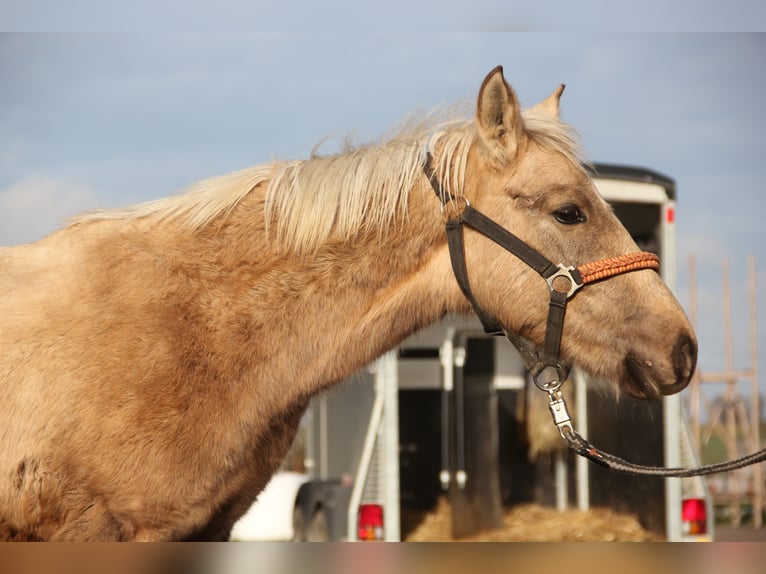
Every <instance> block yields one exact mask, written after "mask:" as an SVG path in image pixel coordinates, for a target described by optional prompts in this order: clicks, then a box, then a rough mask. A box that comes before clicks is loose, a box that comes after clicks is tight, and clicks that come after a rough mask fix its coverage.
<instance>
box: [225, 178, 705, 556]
mask: <svg viewBox="0 0 766 574" xmlns="http://www.w3.org/2000/svg"><path fill="white" fill-rule="evenodd" d="M593 178H594V182H595V184H596V186H597V188H598V190H599V192H600V193H601V195H602V197H603V198H604V199H605V200H607V201H608V202H609V203H610V204H611V206H612V207H613V209H614V212H615V214H616V215H617V216H618V218H619V219H620V220H621V221H622V223H623V224H624V225H625V227H626V228H627V229H628V231H629V232H630V233H631V235H632V236H633V238H634V240H635V241H636V243H637V244H638V246H639V247H640V248H641V249H642V250H644V251H650V252H654V253H656V254H658V255H659V256H660V260H661V262H662V264H661V268H660V273H661V274H662V277H663V279H664V280H665V282H666V283H667V284H668V285H669V286H670V287H671V289H673V290H675V289H676V284H677V282H676V265H677V262H676V230H675V209H676V197H675V193H676V189H675V182H674V181H673V180H672V179H670V178H668V177H666V176H664V175H662V174H659V173H657V172H654V171H651V170H647V169H640V168H634V167H626V166H617V165H606V164H597V165H595V166H594V167H593ZM586 379H587V377H586V376H585V375H583V374H582V373H580V372H579V371H577V370H576V369H575V370H574V371H573V374H572V376H570V380H569V381H568V382H567V385H565V386H569V387H570V388H571V389H572V391H573V393H574V397H575V402H576V404H575V412H573V414H574V425H575V428H576V429H577V430H578V432H580V433H581V434H582V435H584V436H586V437H587V438H588V439H589V440H590V441H591V442H593V443H594V444H595V445H597V446H598V447H599V448H602V449H603V450H606V451H609V452H612V453H614V454H616V455H618V456H621V457H623V458H626V459H628V460H630V461H633V462H637V463H640V464H650V465H665V466H674V467H675V466H691V465H696V464H698V463H699V460H698V456H697V453H696V452H695V450H694V448H693V443H692V441H691V439H690V436H691V435H690V432H689V430H688V428H687V423H686V415H685V413H684V409H683V407H682V403H681V400H680V397H679V396H678V395H672V396H666V397H663V398H662V399H661V400H659V401H639V400H635V399H631V398H629V397H621V398H620V399H619V400H616V399H615V397H614V396H612V395H608V394H606V393H605V392H604V391H603V390H602V389H601V388H600V387H599V385H598V384H595V385H594V384H592V383H593V381H588V380H586ZM529 389H530V377H529V376H528V373H527V372H526V371H525V369H524V366H523V363H522V361H521V358H520V357H519V355H518V353H517V352H516V350H515V349H514V348H513V347H512V346H511V345H510V344H509V343H508V342H507V341H506V340H505V339H502V338H498V337H489V336H486V335H485V334H484V333H483V331H482V329H481V325H480V324H479V322H478V320H477V319H476V318H475V317H454V316H450V317H447V318H446V319H444V320H443V321H441V322H440V323H439V324H437V325H434V326H432V327H430V328H428V329H425V330H424V331H422V332H419V333H417V334H415V335H414V336H413V337H411V338H409V339H408V340H407V341H405V342H404V343H403V344H402V345H400V346H399V348H397V349H395V350H393V351H391V352H389V353H387V354H386V355H384V356H383V357H381V358H380V359H378V360H377V361H376V362H375V363H374V364H372V365H370V366H369V367H368V368H366V369H363V370H362V371H360V372H358V373H356V374H355V375H354V376H353V377H351V379H350V380H349V381H347V382H346V383H344V384H343V385H340V386H338V387H336V388H335V389H333V390H331V391H329V392H327V393H325V394H322V395H320V396H318V397H315V398H314V399H313V401H312V403H311V406H310V408H309V410H308V411H307V414H306V416H305V418H304V421H303V432H304V433H305V462H306V465H305V466H306V474H307V476H306V478H305V480H304V481H301V482H300V484H296V485H295V486H294V488H293V489H292V490H290V491H289V494H288V495H287V497H286V499H285V500H283V501H282V503H281V504H282V506H283V509H284V511H285V513H290V514H291V515H292V516H293V533H292V535H293V539H295V540H387V541H398V540H402V539H404V538H405V536H406V531H405V530H406V529H407V528H408V525H407V524H406V520H404V517H405V516H409V515H410V514H411V513H412V512H418V511H421V512H422V511H425V510H428V509H429V508H433V507H434V506H435V504H436V502H437V499H438V498H439V497H440V496H446V497H448V499H449V501H450V503H451V505H450V507H451V512H452V528H453V533H454V535H455V536H456V537H461V536H466V535H469V534H472V533H474V532H477V531H481V530H483V529H487V528H492V527H493V526H497V525H498V524H499V522H500V521H501V520H502V515H501V514H500V513H501V510H502V507H503V506H508V505H512V504H515V503H519V502H525V501H534V502H539V503H542V504H546V505H550V506H556V507H557V508H562V509H563V508H567V507H568V506H576V507H577V508H580V509H588V508H590V507H608V508H611V509H613V510H616V511H620V512H626V513H630V514H633V515H635V516H636V517H637V518H638V519H639V522H640V523H641V524H642V526H643V527H644V528H645V529H647V530H650V531H652V532H655V533H658V534H660V535H661V536H663V537H664V538H665V539H667V540H672V541H676V540H709V539H712V536H713V532H712V524H711V522H712V516H713V514H712V507H711V498H710V496H709V493H708V491H707V487H706V483H705V482H704V480H703V479H701V478H699V477H697V478H688V479H679V478H666V479H663V478H655V477H650V478H645V477H635V476H625V475H620V474H617V473H614V472H612V471H609V470H606V469H602V468H600V467H597V466H595V465H591V464H590V463H588V462H587V461H586V460H584V459H582V458H580V457H577V456H576V455H574V454H572V453H568V452H566V450H565V448H561V447H562V445H564V443H563V441H562V440H561V439H560V438H559V437H558V431H557V429H556V428H555V426H554V425H553V423H552V421H550V417H548V420H547V421H546V424H547V427H548V428H547V431H550V428H552V429H553V432H554V437H555V439H557V440H558V441H559V442H558V443H557V444H556V446H555V447H553V448H552V449H551V451H550V453H549V454H550V456H539V457H537V458H536V459H535V458H534V457H530V439H529V436H530V434H531V433H530V431H531V430H534V433H532V434H534V435H535V436H537V435H538V434H539V433H538V431H537V430H536V428H535V429H531V428H530V425H532V424H536V423H533V422H531V421H530V420H529V418H530V417H529V416H528V415H529V409H530V407H529V403H530V399H529V396H530V395H531V394H532V392H533V391H536V392H538V393H539V391H537V389H534V388H533V387H532V390H529ZM539 394H540V395H543V393H539ZM543 398H544V397H543ZM546 414H547V413H546ZM547 431H546V432H547ZM570 500H573V501H574V502H573V503H572V504H570ZM257 505H258V503H256V505H255V506H257ZM705 516H707V517H708V518H709V519H710V520H708V521H707V524H705ZM235 532H237V528H236V527H235ZM239 536H240V537H241V538H248V535H247V532H246V531H244V530H241V532H240V534H239Z"/></svg>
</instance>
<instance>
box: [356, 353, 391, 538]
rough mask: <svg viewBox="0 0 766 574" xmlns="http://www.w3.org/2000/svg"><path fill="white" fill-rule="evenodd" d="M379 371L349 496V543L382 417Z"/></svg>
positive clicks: (376, 368)
mask: <svg viewBox="0 0 766 574" xmlns="http://www.w3.org/2000/svg"><path fill="white" fill-rule="evenodd" d="M379 370H380V363H378V364H377V365H376V367H375V401H374V402H373V404H372V412H371V413H370V423H369V424H368V425H367V433H366V434H365V436H364V446H363V447H362V454H361V456H360V457H359V465H358V466H357V469H356V473H355V474H354V486H353V488H352V489H351V496H350V498H349V503H348V531H347V537H348V540H350V541H354V540H357V532H356V522H357V512H358V510H359V503H360V502H361V500H362V493H363V492H364V484H365V482H366V479H367V473H368V472H369V470H370V461H371V460H372V453H373V451H374V450H375V439H376V438H377V435H378V430H379V428H380V421H381V419H382V417H383V408H384V406H385V398H386V397H385V395H384V393H383V392H382V390H381V389H380V388H379V386H378V376H379V375H378V372H379Z"/></svg>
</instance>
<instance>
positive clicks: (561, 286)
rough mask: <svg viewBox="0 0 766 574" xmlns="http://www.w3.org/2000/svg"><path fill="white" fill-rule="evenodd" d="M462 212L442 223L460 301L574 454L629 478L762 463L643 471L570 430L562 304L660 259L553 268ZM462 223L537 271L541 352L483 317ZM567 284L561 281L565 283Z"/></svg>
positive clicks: (467, 208) (649, 256)
mask: <svg viewBox="0 0 766 574" xmlns="http://www.w3.org/2000/svg"><path fill="white" fill-rule="evenodd" d="M432 163H433V157H432V156H431V154H430V153H428V154H427V155H426V160H425V163H424V165H423V171H424V172H425V175H426V177H427V178H428V181H429V183H430V184H431V186H432V188H433V190H434V192H435V193H436V196H437V197H438V198H439V199H440V201H441V203H442V209H444V208H445V206H446V205H447V204H454V205H457V204H458V203H460V202H458V201H457V199H456V198H455V197H454V196H452V195H450V194H449V193H446V192H445V191H444V190H443V189H442V188H441V185H440V184H439V182H438V180H437V178H436V175H435V171H434V169H433V167H432ZM462 203H463V204H464V205H463V210H462V212H461V213H457V214H456V215H454V216H452V217H450V218H449V221H448V222H447V244H448V246H449V252H450V259H451V261H452V270H453V272H454V274H455V278H456V279H457V282H458V285H459V286H460V289H461V291H462V292H463V294H464V295H465V297H466V298H467V299H468V300H469V301H470V303H471V305H472V306H473V309H474V311H475V312H476V314H477V315H478V316H479V319H480V320H481V323H482V325H483V326H484V330H485V331H486V332H487V333H489V334H493V335H499V334H503V333H504V334H505V336H506V337H507V338H508V340H509V341H510V342H511V344H513V346H514V347H516V349H517V350H518V351H519V354H520V355H521V357H522V360H523V361H524V364H525V365H526V368H527V369H528V370H529V371H530V373H531V374H532V379H533V381H534V383H535V385H536V386H537V387H538V388H539V389H540V390H542V391H545V392H546V393H547V394H548V407H549V409H550V411H551V415H552V416H553V423H554V424H555V425H556V426H557V427H558V429H559V433H560V434H561V436H562V438H563V439H564V440H565V441H566V442H567V444H568V445H569V447H570V448H571V449H572V450H574V451H575V452H576V453H577V454H579V455H580V456H582V457H585V458H587V459H588V460H590V461H591V462H593V463H595V464H598V465H599V466H603V467H606V468H609V469H612V470H615V471H618V472H622V473H625V474H632V475H644V476H646V475H649V476H661V477H670V476H674V477H691V476H702V475H706V474H714V473H718V472H726V471H731V470H735V469H738V468H742V467H744V466H748V465H751V464H755V463H758V462H762V461H764V460H766V449H763V450H760V451H758V452H756V453H753V454H749V455H747V456H743V457H741V458H738V459H736V460H732V461H728V462H722V463H717V464H709V465H705V466H700V467H697V468H664V467H655V466H643V465H639V464H634V463H631V462H628V461H626V460H623V459H621V458H619V457H617V456H614V455H612V454H609V453H606V452H603V451H601V450H599V449H597V448H596V447H595V446H593V445H592V444H591V443H590V442H588V440H587V439H585V438H584V437H583V436H582V435H580V434H579V433H577V431H575V430H574V427H573V426H572V418H571V416H570V415H569V410H568V409H567V405H566V402H565V401H564V397H563V394H562V393H561V386H562V385H563V384H564V381H566V380H567V376H568V374H569V368H568V366H566V365H563V364H561V363H560V362H559V347H560V342H561V333H562V330H563V325H564V314H565V312H566V304H567V301H568V300H569V299H570V298H571V297H572V296H573V295H574V294H575V292H576V291H577V290H578V289H580V288H581V287H582V286H584V285H587V284H589V283H593V282H595V281H599V280H601V279H607V278H609V277H613V276H615V275H620V274H622V273H629V272H631V271H638V270H640V269H653V270H657V269H659V261H660V260H659V257H657V255H655V254H654V253H648V252H639V253H629V254H626V255H619V256H617V257H610V258H607V259H602V260H600V261H594V262H591V263H586V264H584V265H581V266H579V267H577V268H574V267H567V266H564V265H563V264H559V265H554V264H553V263H552V262H551V261H549V260H548V259H547V258H546V257H544V256H543V255H542V254H540V253H539V252H538V251H537V250H535V249H534V248H532V247H531V246H529V245H527V244H526V243H525V242H523V241H522V240H521V239H519V238H518V237H516V236H515V235H513V234H512V233H511V232H510V231H508V230H507V229H505V228H503V227H501V226H500V225H498V224H497V223H496V222H494V221H492V220H491V219H489V218H488V217H487V216H485V215H484V214H483V213H481V212H479V211H477V210H476V209H474V208H472V207H471V205H470V204H469V203H468V201H467V200H465V199H463V200H462ZM464 224H467V225H469V226H470V227H472V228H473V229H475V230H476V231H478V232H479V233H481V234H482V235H484V236H486V237H487V238H489V239H491V240H492V241H494V242H495V243H497V244H498V245H500V246H501V247H503V248H504V249H506V250H507V251H509V252H510V253H512V254H514V255H515V256H516V257H518V258H519V259H521V260H522V261H523V262H524V263H526V264H527V265H529V266H530V267H531V268H532V269H534V270H535V271H537V272H538V273H539V274H540V275H541V276H542V277H543V278H544V279H545V280H546V282H547V283H548V288H549V290H550V296H551V300H550V306H549V312H548V323H547V326H546V332H545V343H544V345H543V349H542V351H541V350H539V349H537V348H536V347H535V345H534V344H533V343H532V342H531V341H528V340H527V339H524V338H523V337H521V336H519V335H517V334H515V333H512V332H510V331H506V330H505V329H503V328H502V325H500V323H499V322H498V321H497V320H496V319H495V318H494V317H492V316H491V315H490V314H489V313H487V312H486V311H485V310H484V309H483V308H482V307H481V305H479V303H478V301H476V298H475V297H474V295H473V292H472V290H471V286H470V283H469V281H468V272H467V268H466V262H465V250H464V243H463V225H464ZM565 280H566V281H565Z"/></svg>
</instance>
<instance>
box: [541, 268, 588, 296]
mask: <svg viewBox="0 0 766 574" xmlns="http://www.w3.org/2000/svg"><path fill="white" fill-rule="evenodd" d="M557 267H558V268H559V270H558V271H556V272H555V273H554V274H553V275H551V276H550V277H547V278H546V279H545V280H546V281H547V282H548V289H550V290H551V292H553V291H557V289H554V288H553V281H554V280H555V279H557V278H558V277H564V278H566V279H568V280H569V290H568V291H567V299H569V298H570V297H571V296H572V295H574V294H575V292H576V291H577V290H578V289H579V288H580V287H582V286H583V284H582V283H578V282H577V281H575V278H574V277H573V276H572V272H573V271H576V268H575V267H573V266H571V265H564V264H563V263H559V264H558V265H557Z"/></svg>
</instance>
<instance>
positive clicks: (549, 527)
mask: <svg viewBox="0 0 766 574" xmlns="http://www.w3.org/2000/svg"><path fill="white" fill-rule="evenodd" d="M659 540H662V538H661V537H660V536H659V535H657V534H654V533H651V532H648V531H646V530H644V529H643V528H642V527H641V525H640V524H639V522H638V520H636V518H635V517H633V516H630V515H627V514H619V513H617V512H613V511H611V510H608V509H598V508H597V509H592V510H589V511H587V512H583V511H580V510H566V511H563V512H558V511H556V509H554V508H548V507H544V506H540V505H537V504H523V505H519V506H514V507H513V508H510V509H508V510H506V511H505V513H504V516H503V527H502V528H500V529H497V530H489V531H486V532H482V533H479V534H476V535H473V536H470V537H467V538H462V539H460V540H459V541H462V542H480V541H486V542H524V541H526V542H578V541H582V542H586V541H587V542H606V541H625V542H627V541H659ZM406 541H407V542H452V541H454V540H453V538H452V534H451V521H450V507H449V503H448V502H447V501H446V500H445V499H441V500H440V501H439V504H438V505H437V507H436V509H435V510H434V511H433V512H430V513H428V514H426V515H425V516H423V517H422V520H421V521H420V523H419V524H418V525H417V526H416V527H415V528H414V530H411V531H410V533H409V534H407V535H406Z"/></svg>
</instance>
